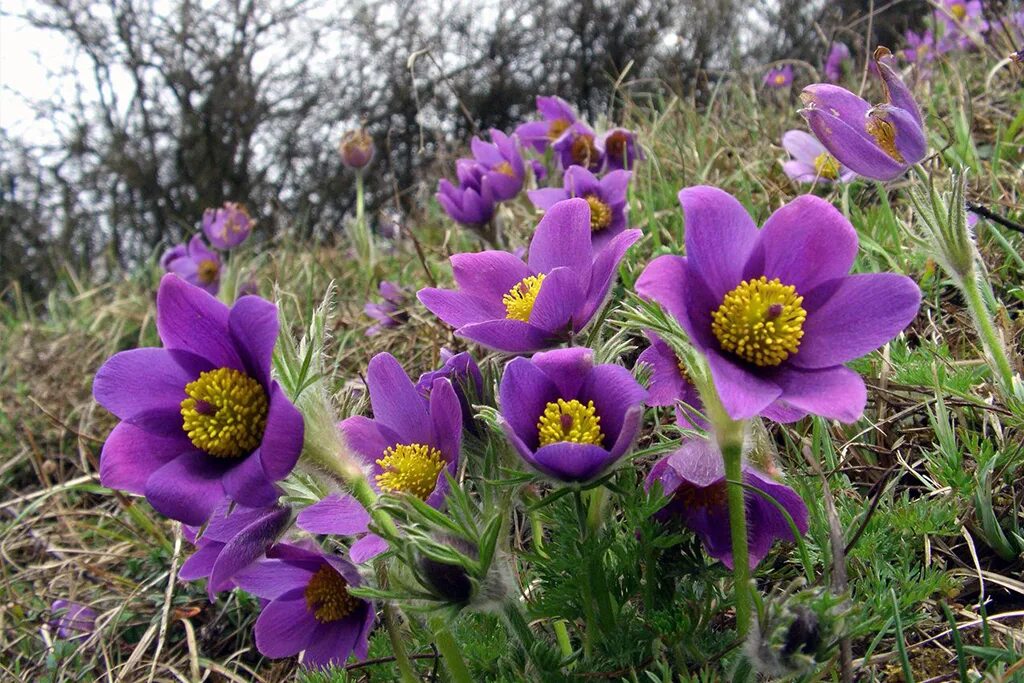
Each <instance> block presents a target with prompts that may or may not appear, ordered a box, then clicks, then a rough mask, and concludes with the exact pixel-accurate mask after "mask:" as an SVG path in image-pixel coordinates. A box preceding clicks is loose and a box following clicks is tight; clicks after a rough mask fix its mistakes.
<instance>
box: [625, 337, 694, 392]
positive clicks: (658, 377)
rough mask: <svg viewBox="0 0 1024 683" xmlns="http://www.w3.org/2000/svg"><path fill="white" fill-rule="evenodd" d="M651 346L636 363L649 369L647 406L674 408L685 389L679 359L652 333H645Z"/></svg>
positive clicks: (685, 383) (684, 380)
mask: <svg viewBox="0 0 1024 683" xmlns="http://www.w3.org/2000/svg"><path fill="white" fill-rule="evenodd" d="M647 338H648V339H650V340H651V345H650V346H649V347H647V348H646V349H644V351H643V352H642V353H641V354H640V356H639V357H638V358H637V359H636V362H637V363H638V364H639V363H644V364H646V365H649V366H650V368H651V380H650V387H649V389H648V392H649V393H648V395H647V404H648V405H652V406H674V405H675V404H676V401H678V400H679V399H680V397H681V396H682V395H683V392H684V391H685V389H686V385H687V382H686V379H685V378H684V377H683V373H682V371H681V370H680V369H679V357H678V356H677V355H676V353H675V351H673V350H672V347H670V346H669V345H668V344H666V343H665V342H664V340H662V339H661V337H659V336H657V335H656V334H654V333H653V332H647Z"/></svg>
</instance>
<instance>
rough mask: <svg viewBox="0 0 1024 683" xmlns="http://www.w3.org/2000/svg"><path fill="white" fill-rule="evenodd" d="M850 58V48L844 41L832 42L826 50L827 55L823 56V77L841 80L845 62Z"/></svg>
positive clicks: (835, 80) (833, 80)
mask: <svg viewBox="0 0 1024 683" xmlns="http://www.w3.org/2000/svg"><path fill="white" fill-rule="evenodd" d="M849 59H850V48H848V47H847V46H846V43H840V42H838V41H836V42H833V43H832V46H831V47H830V48H829V50H828V57H826V58H825V78H827V79H828V80H830V81H832V82H833V83H838V82H839V81H841V80H843V72H844V70H845V66H844V65H845V64H846V62H847V60H849Z"/></svg>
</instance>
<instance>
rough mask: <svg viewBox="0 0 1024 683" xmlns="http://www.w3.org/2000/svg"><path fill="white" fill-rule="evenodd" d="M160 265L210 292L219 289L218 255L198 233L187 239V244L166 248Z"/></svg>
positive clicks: (214, 292)
mask: <svg viewBox="0 0 1024 683" xmlns="http://www.w3.org/2000/svg"><path fill="white" fill-rule="evenodd" d="M160 265H161V266H163V268H164V270H166V271H167V272H168V273H174V274H175V275H177V276H178V277H180V278H182V279H183V280H185V281H186V282H188V283H190V284H193V285H195V286H196V287H202V288H203V289H205V290H206V291H207V292H209V293H210V294H214V295H216V294H217V290H219V289H220V265H221V264H220V256H218V255H217V252H215V251H211V250H210V248H209V247H207V246H206V243H205V242H203V238H202V236H200V235H195V236H194V237H193V238H192V239H191V240H189V243H188V246H185V245H184V244H179V245H177V246H174V247H171V248H170V249H168V250H167V251H166V252H165V253H164V255H163V256H162V257H161V259H160Z"/></svg>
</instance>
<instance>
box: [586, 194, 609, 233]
mask: <svg viewBox="0 0 1024 683" xmlns="http://www.w3.org/2000/svg"><path fill="white" fill-rule="evenodd" d="M585 199H586V200H587V204H589V205H590V231H591V232H598V231H600V230H604V229H605V228H607V227H608V226H609V225H611V224H612V207H610V206H608V205H607V204H605V203H604V202H602V201H601V200H600V198H598V197H597V196H596V195H592V194H588V195H587V196H586V197H585Z"/></svg>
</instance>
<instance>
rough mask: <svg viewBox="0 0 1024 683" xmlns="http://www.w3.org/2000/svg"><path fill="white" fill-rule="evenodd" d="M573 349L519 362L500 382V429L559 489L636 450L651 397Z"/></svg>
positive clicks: (618, 370) (622, 372) (624, 375)
mask: <svg viewBox="0 0 1024 683" xmlns="http://www.w3.org/2000/svg"><path fill="white" fill-rule="evenodd" d="M593 354H594V352H593V351H591V350H590V349H586V348H581V347H573V348H568V349H557V350H555V351H545V352H543V353H538V354H535V355H534V356H533V357H532V358H530V359H526V358H513V359H512V360H511V361H509V363H508V365H506V366H505V374H504V375H503V376H502V378H501V386H500V388H499V398H500V402H501V418H502V419H501V426H502V429H503V430H504V431H505V436H506V437H508V440H509V441H510V442H511V443H512V446H513V447H514V448H515V449H516V452H517V453H518V454H519V456H520V457H521V458H522V459H523V460H525V461H526V462H527V464H529V465H530V466H531V467H533V468H534V469H536V470H537V471H539V472H541V473H542V474H545V475H547V476H549V477H551V478H552V479H556V480H558V481H561V482H577V483H582V482H589V481H592V480H593V479H596V478H597V477H600V476H601V475H602V474H604V473H605V472H608V471H609V470H610V469H611V468H612V467H613V466H614V465H615V463H617V462H618V461H619V459H620V458H622V456H624V455H625V454H626V452H627V451H628V450H629V449H630V447H632V445H633V442H634V441H635V440H636V437H637V434H638V433H639V431H640V423H641V422H642V421H643V404H644V401H645V400H646V399H647V392H646V391H644V388H643V387H642V386H640V384H639V383H638V382H637V381H636V380H635V379H633V375H631V374H630V372H629V371H628V370H626V368H623V367H621V366H618V365H594V357H593Z"/></svg>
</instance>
